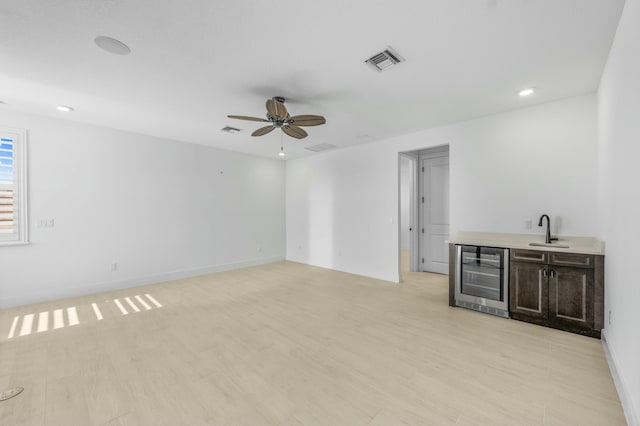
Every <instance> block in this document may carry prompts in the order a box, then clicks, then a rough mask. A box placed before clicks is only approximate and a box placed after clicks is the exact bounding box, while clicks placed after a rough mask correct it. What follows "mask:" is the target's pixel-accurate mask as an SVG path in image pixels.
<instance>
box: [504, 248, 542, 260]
mask: <svg viewBox="0 0 640 426" xmlns="http://www.w3.org/2000/svg"><path fill="white" fill-rule="evenodd" d="M547 255H548V253H547V252H544V251H538V250H520V249H511V260H516V261H520V262H532V263H547V261H548V257H547Z"/></svg>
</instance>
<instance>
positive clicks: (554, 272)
mask: <svg viewBox="0 0 640 426" xmlns="http://www.w3.org/2000/svg"><path fill="white" fill-rule="evenodd" d="M555 277H556V271H554V270H551V278H555Z"/></svg>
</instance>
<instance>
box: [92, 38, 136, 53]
mask: <svg viewBox="0 0 640 426" xmlns="http://www.w3.org/2000/svg"><path fill="white" fill-rule="evenodd" d="M93 41H94V43H95V44H96V45H98V47H99V48H100V49H102V50H104V51H105V52H109V53H113V54H114V55H128V54H129V53H131V49H129V46H127V45H126V44H124V43H123V42H121V41H120V40H116V39H115V38H111V37H107V36H98V37H96V38H95V39H93Z"/></svg>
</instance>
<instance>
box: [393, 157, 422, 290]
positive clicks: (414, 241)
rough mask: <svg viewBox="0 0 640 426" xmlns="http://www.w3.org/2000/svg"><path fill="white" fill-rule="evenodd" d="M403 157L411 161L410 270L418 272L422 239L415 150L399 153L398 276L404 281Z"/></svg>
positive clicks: (417, 159)
mask: <svg viewBox="0 0 640 426" xmlns="http://www.w3.org/2000/svg"><path fill="white" fill-rule="evenodd" d="M402 158H405V159H408V160H409V161H410V162H411V173H410V176H409V179H410V181H409V228H410V229H411V231H410V234H409V271H411V272H416V271H418V268H419V263H418V262H419V258H420V253H419V250H420V240H419V237H418V232H417V229H418V215H419V211H418V209H419V206H418V203H417V200H418V178H419V176H420V175H419V173H418V166H419V156H418V154H417V153H413V152H400V153H398V274H399V275H398V276H399V277H400V281H402V225H403V223H402Z"/></svg>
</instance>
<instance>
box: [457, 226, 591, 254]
mask: <svg viewBox="0 0 640 426" xmlns="http://www.w3.org/2000/svg"><path fill="white" fill-rule="evenodd" d="M544 237H545V236H544V234H507V233H499V232H470V231H460V232H459V233H458V234H457V235H456V236H455V237H454V238H451V239H450V240H449V242H450V243H453V244H468V245H473V246H489V247H504V248H511V249H526V250H542V251H557V252H563V253H581V254H598V255H604V242H603V241H601V240H599V239H597V238H595V237H574V236H566V235H554V236H553V237H554V238H555V237H558V240H557V241H554V243H557V244H561V245H566V246H569V248H560V247H553V246H544V247H540V246H530V245H529V243H534V242H535V243H544Z"/></svg>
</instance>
